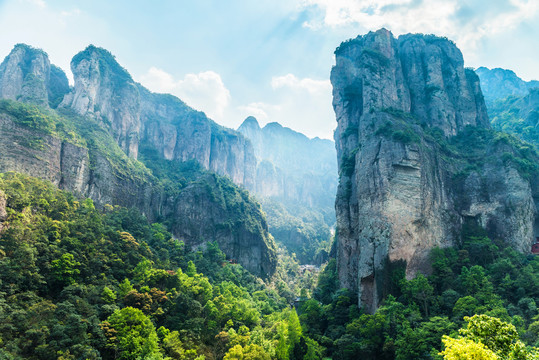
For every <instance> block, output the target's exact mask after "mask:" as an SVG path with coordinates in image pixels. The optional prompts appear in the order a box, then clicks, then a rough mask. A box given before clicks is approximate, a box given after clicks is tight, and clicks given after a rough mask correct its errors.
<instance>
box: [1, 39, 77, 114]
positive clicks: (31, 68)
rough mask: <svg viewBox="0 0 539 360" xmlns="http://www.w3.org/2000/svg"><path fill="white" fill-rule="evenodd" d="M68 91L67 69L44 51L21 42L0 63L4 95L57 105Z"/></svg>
mask: <svg viewBox="0 0 539 360" xmlns="http://www.w3.org/2000/svg"><path fill="white" fill-rule="evenodd" d="M68 91H69V83H68V81H67V77H66V76H65V74H64V72H63V71H62V70H60V69H59V68H57V67H56V66H54V65H51V64H50V61H49V58H48V56H47V54H46V53H45V52H44V51H42V50H39V49H34V48H32V47H30V46H28V45H24V44H18V45H16V46H15V47H14V48H13V50H12V51H11V53H10V54H9V55H8V56H7V57H6V58H5V60H4V61H3V62H2V64H0V98H3V99H11V100H19V101H25V102H30V103H34V104H38V105H43V106H49V105H51V106H52V107H55V106H56V105H57V104H58V102H59V100H61V98H63V96H64V95H65V94H66V93H67V92H68Z"/></svg>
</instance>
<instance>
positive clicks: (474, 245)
mask: <svg viewBox="0 0 539 360" xmlns="http://www.w3.org/2000/svg"><path fill="white" fill-rule="evenodd" d="M461 238H462V241H461V244H460V246H459V247H456V248H444V249H433V250H432V252H431V262H432V274H431V275H429V276H424V275H422V274H418V275H417V276H416V277H415V278H413V279H410V280H407V279H405V278H404V276H403V275H404V274H401V273H400V272H399V271H396V274H397V276H396V279H399V280H398V281H396V286H393V287H391V289H390V290H388V291H390V294H389V295H387V296H386V297H385V299H384V301H383V302H382V304H381V306H380V307H379V309H378V310H377V311H376V312H375V313H374V314H365V313H362V309H359V308H358V307H357V299H354V298H353V297H352V294H350V293H349V292H347V291H346V290H342V289H338V286H339V285H338V279H337V274H336V266H335V265H336V263H335V260H331V261H330V262H329V263H328V265H327V266H326V268H325V269H324V270H323V271H322V272H321V273H320V276H319V278H318V286H317V288H316V289H315V291H314V296H315V299H316V300H315V299H311V300H307V301H305V302H303V303H302V305H301V307H300V308H299V311H298V314H299V318H300V320H301V323H302V326H303V334H304V336H308V337H310V338H312V339H314V340H316V341H317V342H318V343H319V344H320V345H322V346H324V347H326V348H327V355H329V356H330V357H331V358H333V359H358V358H361V359H398V360H408V359H409V360H412V359H413V360H417V359H425V360H426V359H442V357H444V358H445V359H468V358H470V359H471V358H473V357H466V356H468V355H466V354H476V356H483V358H486V359H489V356H491V357H490V358H493V359H498V358H499V359H502V358H503V359H525V358H528V359H533V358H534V356H536V355H535V354H536V351H537V350H536V349H532V348H530V346H534V345H535V346H537V344H538V343H539V341H538V339H539V335H536V334H539V331H538V330H537V329H539V326H538V325H537V320H538V319H539V315H538V312H537V305H536V301H535V299H537V296H538V295H539V294H538V291H539V290H538V289H539V288H538V286H539V275H538V274H539V257H537V256H532V255H523V254H520V253H518V252H516V251H514V250H512V249H511V248H509V247H506V246H505V245H503V244H502V243H500V242H496V241H492V240H491V239H489V238H488V237H486V232H485V230H484V229H482V228H481V227H479V226H478V225H477V224H476V223H474V222H466V223H465V224H464V226H463V231H462V234H461ZM393 267H394V268H395V269H399V267H398V266H393ZM391 268H392V265H389V264H388V265H386V269H387V271H388V272H391ZM398 274H400V275H398ZM390 278H391V277H390V276H389V277H388V278H387V280H385V281H387V282H389V281H390ZM317 300H318V301H320V302H318V301H317ZM476 314H482V315H476ZM474 315H475V316H474ZM467 317H470V318H467ZM472 319H473V320H472ZM465 321H468V322H469V324H468V327H467V329H465V330H461V332H460V334H461V336H464V337H463V338H457V336H458V333H457V332H456V329H458V328H459V327H461V326H463V325H464V322H465ZM444 344H445V345H444ZM444 346H445V350H444ZM502 348H503V349H505V350H503V351H502V350H501V349H502ZM440 352H441V353H440ZM485 356H486V357H485ZM492 356H494V357H492ZM477 358H481V357H477Z"/></svg>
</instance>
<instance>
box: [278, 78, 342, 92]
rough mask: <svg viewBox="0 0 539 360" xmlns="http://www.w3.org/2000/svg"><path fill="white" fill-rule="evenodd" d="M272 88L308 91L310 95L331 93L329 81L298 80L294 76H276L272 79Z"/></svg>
mask: <svg viewBox="0 0 539 360" xmlns="http://www.w3.org/2000/svg"><path fill="white" fill-rule="evenodd" d="M271 87H272V88H273V89H274V90H275V89H279V88H285V87H288V88H291V89H296V90H298V89H299V90H306V91H308V92H309V93H310V94H315V93H320V92H327V91H331V83H330V81H329V80H313V79H309V78H304V79H298V78H297V77H296V76H295V75H294V74H287V75H284V76H274V77H273V78H272V79H271Z"/></svg>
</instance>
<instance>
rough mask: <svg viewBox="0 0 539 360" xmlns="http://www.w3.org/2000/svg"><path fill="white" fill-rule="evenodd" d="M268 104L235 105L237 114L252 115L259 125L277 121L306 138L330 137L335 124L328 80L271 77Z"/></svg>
mask: <svg viewBox="0 0 539 360" xmlns="http://www.w3.org/2000/svg"><path fill="white" fill-rule="evenodd" d="M271 87H272V89H273V94H272V96H271V97H272V98H273V101H272V103H267V102H254V103H249V104H248V105H243V106H239V107H238V110H239V113H240V115H241V116H242V117H243V118H245V117H247V116H249V115H252V116H254V117H256V118H257V119H258V120H259V122H260V124H261V125H262V126H263V125H265V124H266V123H268V122H278V123H280V124H281V125H283V126H286V127H289V128H291V129H293V130H296V131H299V132H302V133H304V134H305V135H307V136H309V137H315V136H318V137H321V138H326V139H332V138H333V130H334V128H335V126H336V123H335V114H334V113H333V107H332V105H331V100H332V96H331V83H330V82H329V80H316V79H311V78H298V77H297V76H296V75H294V74H287V75H283V76H274V77H273V78H272V79H271Z"/></svg>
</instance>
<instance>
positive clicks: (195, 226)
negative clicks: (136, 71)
mask: <svg viewBox="0 0 539 360" xmlns="http://www.w3.org/2000/svg"><path fill="white" fill-rule="evenodd" d="M53 68H54V69H57V68H55V67H53V66H52V65H50V62H49V60H48V58H47V56H46V54H45V53H44V52H43V51H41V50H36V49H32V48H30V47H28V46H26V45H18V46H16V47H15V49H14V50H13V51H12V52H11V53H10V55H8V57H7V58H6V60H4V62H3V63H2V65H1V66H0V79H2V80H1V83H0V90H1V94H2V98H4V99H10V100H2V101H0V134H1V136H0V172H7V171H17V172H21V173H25V174H28V175H31V176H35V177H39V178H42V179H46V180H49V181H51V182H52V183H53V184H55V185H57V186H58V187H60V188H61V189H65V190H69V191H72V192H75V193H77V194H80V195H82V196H86V197H90V198H91V199H93V200H94V202H95V203H96V204H97V205H98V206H101V207H102V206H104V205H106V204H113V205H121V206H126V207H137V208H138V209H140V210H141V211H142V212H143V213H144V214H146V216H147V217H148V218H149V219H150V220H159V221H164V222H165V223H167V225H169V227H170V228H171V231H172V232H173V234H174V235H175V236H176V237H178V238H179V239H181V240H183V241H184V242H185V243H186V244H187V245H189V246H191V247H198V246H201V245H204V244H205V243H206V242H208V241H217V242H218V243H219V245H220V247H221V249H222V250H223V252H225V254H226V255H227V257H228V258H230V259H234V260H236V261H238V262H239V263H241V264H242V265H244V266H245V267H246V268H247V269H248V270H250V271H251V272H253V273H255V274H257V275H259V276H267V275H270V274H271V273H272V272H273V271H274V270H275V266H276V258H275V248H274V245H273V240H272V238H271V235H270V234H269V233H268V229H267V224H266V220H265V218H264V215H263V214H262V212H261V210H260V206H259V205H258V204H257V203H255V202H254V201H253V200H252V198H250V196H249V194H248V193H247V192H246V191H245V190H242V189H240V188H238V187H237V186H236V185H234V184H233V183H232V182H231V181H229V180H228V179H226V178H223V177H220V176H217V175H215V174H213V173H210V172H208V171H206V170H204V169H207V170H213V171H215V172H218V173H220V174H223V175H227V176H229V177H230V178H231V179H232V180H233V181H234V182H236V183H238V184H243V185H245V186H249V185H250V183H249V181H250V180H249V179H252V178H254V175H253V174H254V169H255V158H254V153H253V150H252V146H251V144H250V142H249V141H248V140H247V139H245V138H244V137H243V136H242V135H241V134H239V133H237V132H235V131H233V130H230V129H226V128H223V127H221V126H219V125H217V124H215V123H214V122H213V121H211V120H209V119H208V118H207V117H206V116H205V115H204V114H203V113H201V112H197V111H195V110H193V109H191V108H189V107H188V106H187V105H185V104H184V103H183V102H182V101H181V100H179V99H177V98H174V97H173V96H170V95H161V94H153V93H151V92H149V91H148V90H146V89H144V88H143V87H142V86H141V85H139V84H136V83H135V82H134V81H133V80H132V78H131V76H130V75H129V74H128V73H127V71H125V69H123V68H122V67H121V66H120V65H119V64H118V63H117V62H116V61H115V59H114V57H113V56H112V55H111V54H110V53H109V52H108V51H106V50H103V49H99V48H96V47H94V46H89V47H88V48H87V49H86V50H84V51H83V52H81V53H79V54H77V55H76V56H75V57H74V58H73V61H72V71H73V74H74V78H75V86H74V88H73V89H71V91H69V92H68V93H67V94H66V95H65V97H63V101H62V102H61V104H60V105H59V106H58V108H57V109H56V110H52V109H48V108H47V107H46V105H47V102H48V104H49V105H52V104H51V99H52V98H54V99H56V97H53V96H52V95H54V96H58V95H59V94H60V93H61V91H59V90H58V89H61V90H62V91H64V93H65V90H66V89H65V88H62V87H61V86H59V85H58V81H57V80H58V79H64V78H65V74H63V73H62V74H63V76H60V75H58V74H57V73H56V72H57V70H51V69H53ZM53 73H54V74H55V75H54V76H53V75H51V74H53ZM21 79H22V80H21ZM28 79H30V80H31V82H30V80H28ZM51 79H52V80H51ZM27 80H28V81H27ZM27 94H36V96H35V97H31V98H30V97H29V96H27ZM50 94H52V95H50ZM36 99H39V101H37V100H36ZM13 100H19V101H13ZM55 101H56V100H55ZM28 103H30V104H38V105H40V106H35V105H30V104H28ZM53 107H54V106H53ZM137 158H138V159H140V160H141V161H138V160H137ZM189 161H191V162H189ZM193 161H195V162H194V163H193ZM186 162H187V163H186ZM196 164H200V165H201V166H202V167H203V168H200V167H199V166H197V165H196Z"/></svg>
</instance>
